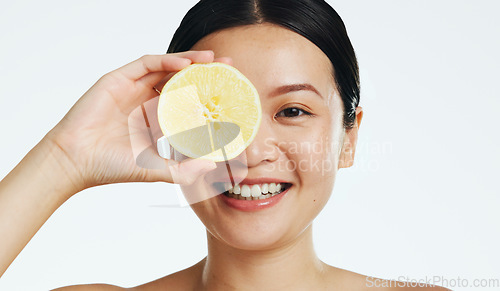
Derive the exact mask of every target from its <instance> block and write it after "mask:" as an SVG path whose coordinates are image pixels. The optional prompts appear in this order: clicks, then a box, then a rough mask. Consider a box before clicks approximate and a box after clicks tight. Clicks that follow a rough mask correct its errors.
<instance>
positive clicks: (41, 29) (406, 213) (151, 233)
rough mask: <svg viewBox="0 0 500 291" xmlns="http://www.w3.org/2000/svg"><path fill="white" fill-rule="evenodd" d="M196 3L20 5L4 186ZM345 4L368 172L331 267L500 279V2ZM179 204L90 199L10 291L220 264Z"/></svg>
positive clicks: (5, 72)
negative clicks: (81, 105)
mask: <svg viewBox="0 0 500 291" xmlns="http://www.w3.org/2000/svg"><path fill="white" fill-rule="evenodd" d="M195 2H196V1H194V0H190V1H175V2H174V1H172V0H168V1H141V2H140V4H139V1H118V0H113V1H79V2H77V1H54V0H51V1H34V0H31V1H8V2H7V1H4V3H2V5H1V6H2V9H1V10H0V35H1V45H0V68H1V70H0V130H1V142H0V177H4V176H5V175H7V173H8V172H9V171H10V170H11V169H12V168H13V167H14V166H15V165H16V164H17V163H18V162H19V161H20V160H21V159H22V157H23V156H24V155H25V154H26V153H27V152H28V151H29V150H30V149H31V148H32V147H33V146H34V145H35V144H36V143H37V142H38V141H39V140H40V139H41V138H42V137H43V136H44V135H45V133H46V132H48V131H49V130H50V129H51V128H52V127H53V126H54V125H55V124H56V123H57V122H58V121H59V120H60V119H61V118H62V117H63V116H64V114H65V113H66V112H67V111H68V110H69V109H70V108H71V106H72V105H73V104H74V103H75V102H76V100H77V99H78V98H79V97H80V96H81V95H82V94H83V93H84V92H85V91H86V90H87V89H88V88H89V87H90V86H91V85H92V84H93V83H94V82H95V81H96V80H98V78H99V77H100V76H101V75H103V74H105V73H107V72H108V71H111V70H113V69H115V68H117V67H119V66H121V65H123V64H125V63H128V62H130V61H132V60H134V59H136V58H138V57H140V56H141V55H143V54H160V53H164V52H165V51H166V49H167V47H168V43H169V42H170V39H171V37H172V35H173V33H174V31H175V29H176V28H177V26H178V24H179V23H180V21H181V19H182V17H183V15H184V14H185V13H186V12H187V10H188V9H189V7H191V6H192V5H194V3H195ZM173 3H175V4H173ZM330 3H331V4H332V5H333V6H334V7H335V8H336V9H337V11H338V12H339V14H340V15H341V16H342V17H343V19H344V21H345V23H346V26H347V28H348V31H349V34H350V37H351V40H352V42H353V44H354V47H355V49H356V52H357V54H358V57H359V61H360V66H361V72H362V82H363V95H362V98H361V105H362V106H363V108H364V110H365V116H364V119H363V123H362V127H361V130H360V135H361V136H360V145H359V146H360V149H359V150H358V155H357V157H356V158H357V164H356V166H355V167H353V168H352V169H349V170H344V171H342V172H341V173H340V174H339V176H338V178H337V183H336V186H335V190H334V194H333V196H332V197H333V198H332V199H331V200H330V202H329V203H328V204H327V206H326V207H325V209H324V210H323V212H322V213H321V214H320V216H319V217H318V218H317V219H316V222H315V226H314V232H315V243H316V248H317V252H318V254H319V256H320V258H321V259H322V260H324V261H325V262H327V263H329V264H332V265H334V266H337V267H340V268H345V269H348V270H352V271H355V272H358V273H362V274H365V275H372V276H377V277H383V278H388V279H391V278H392V279H395V278H398V277H399V276H405V277H408V278H409V279H422V278H425V277H426V276H427V277H431V276H435V275H436V276H444V277H445V278H446V279H449V280H452V279H456V278H457V277H460V278H463V279H468V280H469V284H472V280H473V279H475V278H487V279H488V278H496V279H500V250H499V248H498V245H500V235H499V227H500V214H499V213H500V212H499V211H498V208H499V206H500V197H499V192H500V191H499V189H498V185H497V184H496V182H497V175H498V173H499V166H498V165H499V164H500V153H499V150H498V148H499V146H500V142H499V136H498V128H497V125H498V124H499V121H500V120H499V117H498V116H497V114H498V111H499V109H500V99H499V97H500V96H499V93H498V92H497V86H498V85H497V84H498V77H499V72H498V70H499V68H500V57H499V53H498V52H500V38H499V35H500V18H498V11H499V9H500V4H499V2H498V1H494V0H490V1H487V0H483V1H461V0H447V1H444V0H441V1H436V0H425V1H424V0H422V1H408V0H406V1H401V0H392V1H389V0H383V1H380V0H379V1H368V0H365V1H351V0H337V1H330ZM27 179H29V177H27ZM176 203H177V198H176V195H175V191H174V187H173V186H172V185H167V184H161V183H156V184H123V185H111V186H105V187H98V188H94V189H89V190H86V191H83V192H82V193H79V194H78V195H76V196H75V197H73V198H72V199H70V200H69V201H68V202H67V203H66V204H64V205H63V206H62V207H61V208H60V209H59V210H58V211H57V212H56V213H55V214H54V215H53V216H52V217H51V218H50V219H49V221H48V222H47V223H46V224H45V225H44V226H43V228H42V229H41V230H40V231H39V232H38V233H37V234H36V236H35V237H34V238H33V239H32V241H31V242H30V243H29V244H28V246H27V247H26V248H25V249H24V251H23V252H22V253H21V254H20V255H19V257H18V258H17V259H16V261H15V262H14V263H13V264H12V265H11V267H10V268H9V270H8V271H7V272H6V273H5V275H4V276H3V277H2V278H1V279H0V290H47V289H50V288H55V287H60V286H65V285H69V284H77V283H96V282H103V283H110V284H117V285H120V286H123V287H130V286H135V285H138V284H142V283H145V282H148V281H151V280H154V279H156V278H159V277H162V276H164V275H167V274H170V273H172V272H174V271H177V270H180V269H183V268H186V267H188V266H190V265H192V264H194V263H196V262H197V261H198V260H200V259H202V258H203V257H204V256H205V253H206V246H205V242H206V241H205V240H206V239H205V232H204V227H203V225H202V224H201V222H200V221H199V220H198V219H197V217H196V216H195V215H194V213H193V212H192V211H191V210H190V208H180V207H158V206H162V205H163V206H164V205H169V204H176ZM0 239H1V238H0ZM454 289H456V290H495V289H496V290H500V288H498V289H497V288H495V289H494V288H491V289H487V288H484V289H480V288H471V289H462V288H454Z"/></svg>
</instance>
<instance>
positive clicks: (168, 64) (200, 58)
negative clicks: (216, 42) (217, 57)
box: [111, 51, 214, 81]
mask: <svg viewBox="0 0 500 291" xmlns="http://www.w3.org/2000/svg"><path fill="white" fill-rule="evenodd" d="M213 59H214V53H213V52H212V51H188V52H182V53H176V54H165V55H145V56H143V57H141V58H139V59H137V60H135V61H133V62H131V63H129V64H127V65H125V66H123V67H121V68H119V69H117V70H115V71H113V72H111V74H118V73H119V74H121V75H123V76H125V77H126V78H127V79H130V80H133V81H137V80H139V79H141V78H143V77H144V76H146V75H148V74H150V73H155V72H173V71H179V70H182V69H184V68H185V67H187V66H189V65H190V64H192V63H195V62H196V63H204V62H206V63H209V62H212V61H213Z"/></svg>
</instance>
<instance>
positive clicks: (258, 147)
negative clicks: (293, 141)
mask: <svg viewBox="0 0 500 291" xmlns="http://www.w3.org/2000/svg"><path fill="white" fill-rule="evenodd" d="M277 140H278V139H277V137H276V135H275V133H274V131H273V128H272V126H271V125H270V124H268V123H265V122H264V120H262V123H261V124H260V127H259V131H258V132H257V135H256V136H255V139H254V140H253V141H252V143H250V145H249V146H248V147H247V148H246V150H245V153H246V157H247V165H248V167H249V168H251V167H256V166H258V165H259V164H262V163H271V162H274V161H276V160H278V159H279V155H280V150H279V147H278V144H277Z"/></svg>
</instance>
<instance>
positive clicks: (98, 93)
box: [0, 51, 215, 277]
mask: <svg viewBox="0 0 500 291" xmlns="http://www.w3.org/2000/svg"><path fill="white" fill-rule="evenodd" d="M213 61H214V55H213V52H206V51H205V52H196V51H191V52H184V53H177V54H169V55H149V56H144V57H142V58H140V59H138V60H136V61H134V62H131V63H130V64H127V65H125V66H123V67H121V68H119V69H117V70H115V71H113V72H110V73H108V74H106V75H105V76H103V77H102V78H101V79H100V80H99V81H98V82H97V83H96V84H94V86H92V88H90V89H89V90H88V91H87V92H86V93H85V94H84V95H83V96H82V97H81V98H80V99H79V100H78V102H77V103H76V104H75V105H74V106H73V107H72V108H71V110H70V111H69V112H68V114H66V116H65V117H64V118H63V119H62V120H61V122H59V123H58V124H57V125H56V126H55V127H54V128H53V129H52V130H51V131H50V132H49V133H48V134H47V135H46V136H45V137H44V138H43V139H42V141H41V142H40V143H39V144H38V145H36V146H35V147H34V148H33V149H32V150H31V151H30V152H29V153H28V154H27V155H26V157H25V158H24V159H23V160H22V161H21V162H20V163H19V164H18V165H17V166H16V167H15V168H14V169H13V170H12V171H11V172H10V173H9V174H8V175H7V176H6V177H5V178H4V179H3V180H2V181H1V182H0V238H1V239H0V277H1V276H2V275H3V273H4V272H5V270H6V269H7V268H8V266H9V265H10V264H11V263H12V261H13V260H14V259H15V258H16V256H17V255H18V254H19V253H20V252H21V250H22V249H23V248H24V246H25V245H26V244H27V243H28V242H29V240H30V239H31V238H32V237H33V235H34V234H35V233H36V232H37V231H38V229H40V227H41V226H42V225H43V224H44V223H45V221H47V219H48V218H49V217H50V216H51V215H52V213H54V211H55V210H56V209H57V208H58V207H59V206H61V205H62V204H63V203H64V202H65V201H66V200H67V199H69V198H70V197H71V196H72V195H74V194H75V193H77V192H79V191H81V190H83V189H86V188H90V187H94V186H98V185H104V184H111V183H123V182H159V181H163V182H168V183H174V182H175V183H179V184H190V183H192V182H193V181H195V180H196V179H197V178H198V177H199V176H200V175H201V174H203V173H205V172H207V171H209V170H211V169H214V168H215V163H214V162H210V161H207V160H199V159H196V160H192V159H186V160H183V161H182V162H177V161H173V160H164V159H162V158H161V157H159V156H158V154H157V152H156V150H155V147H154V146H151V145H152V144H153V143H154V141H153V140H152V138H151V131H150V129H148V128H147V127H144V126H143V125H144V124H147V123H148V122H147V121H146V122H145V117H144V115H143V110H144V104H145V103H147V102H149V101H151V100H153V98H155V97H156V96H157V95H158V94H157V93H156V92H155V90H153V87H154V86H160V85H161V84H163V83H164V82H166V80H167V79H168V78H169V77H170V76H172V74H173V73H175V72H177V71H179V70H181V69H183V68H185V67H186V66H188V65H189V64H191V63H194V62H197V63H207V62H213ZM141 109H142V110H141ZM153 111H154V110H153ZM160 134H161V133H160ZM155 138H157V137H155V136H153V139H155ZM138 150H139V151H142V153H145V154H146V155H143V156H145V157H146V158H145V161H146V164H142V165H139V164H138V162H137V161H136V159H137V158H138ZM142 153H141V154H142ZM149 165H151V166H149Z"/></svg>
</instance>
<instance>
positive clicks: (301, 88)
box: [269, 83, 323, 98]
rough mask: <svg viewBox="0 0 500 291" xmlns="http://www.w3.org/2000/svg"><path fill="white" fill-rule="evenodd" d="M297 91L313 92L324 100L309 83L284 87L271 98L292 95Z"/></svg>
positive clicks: (274, 92) (272, 93)
mask: <svg viewBox="0 0 500 291" xmlns="http://www.w3.org/2000/svg"><path fill="white" fill-rule="evenodd" d="M297 91H311V92H313V93H316V95H318V96H319V97H321V98H323V96H321V94H320V93H319V91H318V90H317V89H316V88H315V87H314V86H313V85H311V84H308V83H303V84H290V85H284V86H280V87H278V88H276V89H274V90H273V91H272V92H271V94H270V95H269V96H271V97H274V96H278V95H283V94H287V93H292V92H297Z"/></svg>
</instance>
